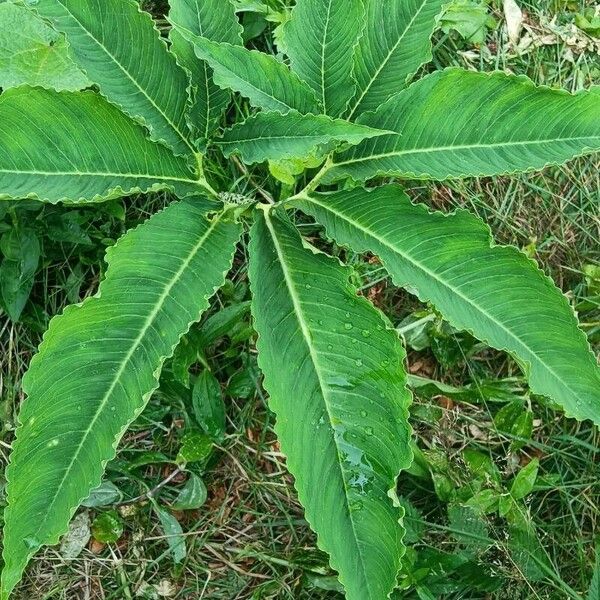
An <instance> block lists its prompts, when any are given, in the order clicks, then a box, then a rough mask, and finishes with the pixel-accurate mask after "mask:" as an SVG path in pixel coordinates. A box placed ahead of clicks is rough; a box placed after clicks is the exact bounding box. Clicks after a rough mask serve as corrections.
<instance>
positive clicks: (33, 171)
mask: <svg viewBox="0 0 600 600" xmlns="http://www.w3.org/2000/svg"><path fill="white" fill-rule="evenodd" d="M159 189H172V190H174V191H175V193H177V194H178V195H180V196H184V195H187V194H190V193H193V192H195V191H198V184H197V182H196V181H195V180H194V176H193V174H192V172H191V171H190V170H189V168H188V166H187V161H186V160H185V159H184V158H181V157H176V156H174V155H173V153H172V152H171V151H170V150H169V149H168V148H166V147H165V146H163V145H160V144H156V143H154V142H151V141H150V140H149V139H148V138H147V137H146V132H145V130H144V128H143V127H142V126H141V125H139V124H138V123H135V122H134V121H133V120H131V119H130V118H129V117H127V116H126V115H124V114H123V113H122V112H121V111H120V110H119V109H118V108H117V107H116V106H114V105H112V104H110V103H109V102H107V101H106V99H105V98H103V97H102V96H100V95H98V94H95V93H93V92H90V91H86V92H66V91H63V92H56V91H54V90H44V89H41V88H28V87H20V88H14V89H11V90H7V91H6V92H4V93H3V94H2V95H0V199H11V198H17V199H18V198H33V199H36V200H43V201H46V202H52V203H56V202H60V201H62V200H68V201H71V202H77V201H82V202H89V201H94V200H106V199H109V198H115V197H119V196H126V195H128V194H130V193H132V192H147V191H153V190H159Z"/></svg>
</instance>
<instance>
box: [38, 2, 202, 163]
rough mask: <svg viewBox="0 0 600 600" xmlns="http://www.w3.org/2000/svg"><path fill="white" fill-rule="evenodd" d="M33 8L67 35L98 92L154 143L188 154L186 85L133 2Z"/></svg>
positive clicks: (147, 19)
mask: <svg viewBox="0 0 600 600" xmlns="http://www.w3.org/2000/svg"><path fill="white" fill-rule="evenodd" d="M32 5H33V8H34V9H35V10H36V11H37V12H38V13H39V14H40V15H42V16H43V17H44V18H46V19H48V20H49V21H50V22H51V23H52V24H53V25H54V26H55V27H56V29H58V30H59V31H62V32H64V33H65V34H66V35H67V40H68V42H69V44H70V50H71V54H72V56H73V58H74V60H75V61H76V62H77V64H78V65H79V66H80V67H81V68H82V69H83V70H84V71H85V73H86V74H87V76H88V77H89V78H90V79H91V80H92V81H93V82H94V83H96V84H98V86H99V87H100V90H101V92H102V93H103V94H104V95H105V96H106V97H107V98H108V99H109V100H110V101H111V102H114V103H115V104H117V105H118V106H119V107H120V108H121V109H122V110H124V111H125V112H127V114H129V115H131V116H133V117H136V118H137V119H140V120H142V121H143V122H144V123H145V124H146V126H147V127H148V128H149V129H150V132H151V134H152V139H155V140H164V141H165V142H166V143H167V144H169V145H170V146H171V147H172V148H173V149H174V150H175V151H176V152H177V153H178V154H191V153H193V152H194V148H193V147H192V145H191V144H190V142H189V137H190V131H189V129H188V126H187V124H186V119H185V111H186V107H187V104H188V101H189V96H188V86H189V81H188V77H187V75H186V73H185V72H184V70H183V69H181V68H180V67H178V66H177V63H176V61H175V57H174V56H173V55H172V54H171V53H170V52H169V51H168V50H167V46H166V44H165V42H164V41H163V40H162V39H161V38H160V35H159V33H158V30H157V29H156V28H155V27H154V24H153V21H152V18H151V17H150V15H149V14H148V13H146V12H143V11H141V10H140V7H139V3H138V2H136V0H36V1H35V2H32Z"/></svg>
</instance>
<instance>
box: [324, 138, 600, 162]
mask: <svg viewBox="0 0 600 600" xmlns="http://www.w3.org/2000/svg"><path fill="white" fill-rule="evenodd" d="M396 135H398V136H399V137H400V135H401V134H399V133H398V134H396ZM596 139H597V140H599V141H600V136H594V135H592V136H590V135H585V136H579V137H568V138H546V139H541V140H520V141H515V142H496V143H493V144H461V145H457V146H432V147H428V148H415V149H407V150H397V151H394V152H384V153H382V154H371V155H369V156H362V157H360V158H355V159H352V160H345V161H341V162H335V163H333V167H338V166H344V165H352V164H356V163H360V162H368V161H370V160H377V159H380V158H390V157H392V156H394V157H395V156H405V155H408V154H427V153H435V152H449V151H452V150H480V149H491V148H502V147H511V146H534V145H540V144H553V143H555V142H580V141H583V140H596Z"/></svg>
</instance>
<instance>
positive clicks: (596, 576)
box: [586, 543, 600, 600]
mask: <svg viewBox="0 0 600 600" xmlns="http://www.w3.org/2000/svg"><path fill="white" fill-rule="evenodd" d="M598 598H600V544H598V543H596V562H595V563H594V571H593V573H592V580H591V582H590V588H589V590H588V593H587V596H586V600H598Z"/></svg>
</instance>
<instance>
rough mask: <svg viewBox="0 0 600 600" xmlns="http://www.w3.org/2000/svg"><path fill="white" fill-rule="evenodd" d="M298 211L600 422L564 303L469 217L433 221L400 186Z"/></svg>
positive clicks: (597, 398)
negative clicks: (375, 258)
mask: <svg viewBox="0 0 600 600" xmlns="http://www.w3.org/2000/svg"><path fill="white" fill-rule="evenodd" d="M301 207H302V209H303V210H306V212H308V213H310V214H311V215H313V216H314V217H315V218H316V219H318V221H319V222H320V223H322V224H323V225H325V227H326V228H327V232H328V235H330V236H331V237H332V238H333V239H335V240H336V241H338V242H339V243H341V244H347V245H348V246H350V247H351V248H353V249H354V250H355V251H356V252H373V253H374V254H376V255H377V256H379V257H380V258H381V260H382V261H383V263H384V265H385V267H386V269H387V270H388V271H389V273H390V274H391V275H392V279H393V281H394V283H395V284H396V285H398V286H401V287H408V288H411V289H414V290H416V292H417V294H418V295H419V298H420V299H421V300H423V301H425V302H431V303H432V304H434V305H435V306H436V307H437V308H438V309H439V310H440V312H442V314H443V315H444V316H445V317H446V318H447V319H448V320H449V321H450V323H451V324H452V325H454V326H455V327H456V328H458V329H466V330H468V331H471V332H472V333H473V334H474V335H475V336H476V337H478V338H479V339H481V340H484V341H485V342H487V343H488V344H489V345H490V346H492V347H494V348H498V349H499V350H507V351H508V352H510V353H511V354H513V355H514V356H515V357H516V358H517V359H518V360H519V362H520V363H521V364H522V365H523V366H524V370H525V372H526V374H527V376H528V378H529V383H530V386H531V389H532V391H534V392H535V393H537V394H543V395H545V396H549V397H551V398H552V399H553V400H555V401H556V402H558V403H559V404H561V405H562V406H563V407H564V409H565V412H566V414H567V415H568V416H571V417H575V418H578V419H591V420H593V421H594V422H595V423H600V368H599V367H598V365H597V364H596V359H595V358H594V356H593V354H592V353H591V352H590V348H589V344H588V342H587V339H586V336H585V334H584V333H583V332H582V331H581V329H579V327H578V324H577V319H576V318H575V315H574V313H573V310H572V308H571V307H570V306H569V304H568V302H567V300H566V298H565V297H564V296H563V295H562V294H561V292H560V290H558V289H557V288H556V286H555V285H554V284H553V283H552V281H551V280H550V279H549V278H548V277H547V276H546V275H544V273H543V272H542V271H541V270H540V269H539V268H538V267H537V266H536V265H535V263H533V262H532V261H531V260H529V259H528V258H527V257H526V256H525V255H524V254H522V253H521V252H519V251H518V250H517V249H516V248H512V247H508V246H495V245H493V242H492V239H491V235H490V231H489V228H488V227H487V226H486V225H485V224H484V223H483V222H482V221H480V220H479V219H477V218H476V217H474V216H473V215H472V214H471V213H469V212H467V211H465V210H459V211H456V212H455V213H453V214H451V215H444V214H443V213H439V212H434V213H431V212H429V211H428V209H427V207H425V206H424V205H414V204H412V203H411V202H410V200H409V199H408V197H407V196H406V194H404V192H403V191H402V189H401V188H399V187H398V186H388V187H383V188H378V189H375V190H373V191H371V192H366V191H365V190H353V191H351V192H339V193H337V194H332V195H313V197H312V198H310V199H309V200H306V201H304V202H303V203H301Z"/></svg>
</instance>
